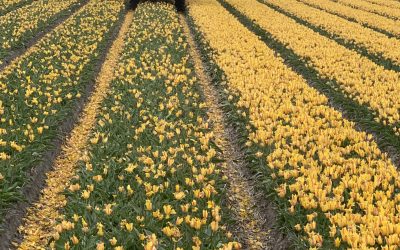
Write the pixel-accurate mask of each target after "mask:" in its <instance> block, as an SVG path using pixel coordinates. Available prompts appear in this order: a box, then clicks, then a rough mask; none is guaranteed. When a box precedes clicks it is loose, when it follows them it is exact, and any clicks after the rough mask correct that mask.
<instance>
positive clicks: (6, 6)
mask: <svg viewBox="0 0 400 250" xmlns="http://www.w3.org/2000/svg"><path fill="white" fill-rule="evenodd" d="M29 1H30V0H1V1H0V16H1V15H2V14H5V13H7V12H9V11H12V10H13V9H14V8H18V7H19V6H21V5H24V4H26V3H28V2H29Z"/></svg>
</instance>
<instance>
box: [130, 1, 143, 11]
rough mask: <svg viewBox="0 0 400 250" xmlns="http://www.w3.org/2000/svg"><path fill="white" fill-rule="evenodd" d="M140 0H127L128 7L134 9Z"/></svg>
mask: <svg viewBox="0 0 400 250" xmlns="http://www.w3.org/2000/svg"><path fill="white" fill-rule="evenodd" d="M139 1H140V0H129V3H128V9H130V10H134V9H136V7H137V5H138V4H139Z"/></svg>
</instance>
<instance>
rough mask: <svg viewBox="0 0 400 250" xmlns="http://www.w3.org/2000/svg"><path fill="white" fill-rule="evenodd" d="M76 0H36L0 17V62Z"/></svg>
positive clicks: (76, 0)
mask: <svg viewBox="0 0 400 250" xmlns="http://www.w3.org/2000/svg"><path fill="white" fill-rule="evenodd" d="M77 2H78V0H65V1H57V0H38V1H33V3H32V4H29V5H26V6H24V7H21V8H19V9H17V10H15V11H12V12H9V13H8V14H6V15H4V16H1V17H0V34H1V35H0V44H1V47H0V64H1V63H2V62H1V60H2V59H3V58H4V57H5V56H6V55H7V54H8V53H9V52H10V51H12V50H13V49H16V48H18V47H21V46H22V45H23V44H24V41H26V40H27V39H29V38H30V37H32V36H33V35H34V34H35V33H36V32H38V31H40V30H41V29H43V28H44V27H46V26H47V25H48V24H49V22H50V21H51V20H52V19H53V18H54V16H56V15H57V14H59V13H60V12H62V11H64V10H66V9H68V8H69V7H71V6H72V5H73V4H76V3H77Z"/></svg>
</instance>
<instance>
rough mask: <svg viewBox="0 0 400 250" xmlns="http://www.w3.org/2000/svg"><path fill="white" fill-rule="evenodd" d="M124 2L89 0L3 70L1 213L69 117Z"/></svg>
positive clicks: (0, 77) (0, 74)
mask: <svg viewBox="0 0 400 250" xmlns="http://www.w3.org/2000/svg"><path fill="white" fill-rule="evenodd" d="M123 7H124V3H123V1H122V0H121V1H113V0H110V1H102V0H91V1H90V2H89V3H88V4H87V5H86V6H85V7H83V8H82V9H81V10H80V11H79V12H77V13H76V14H74V15H73V16H71V17H70V18H69V19H67V20H66V21H65V23H63V24H62V25H60V26H58V27H57V28H56V29H55V30H53V31H52V32H50V33H48V34H47V35H46V36H45V37H44V38H43V39H41V40H40V41H39V43H38V44H36V45H35V46H33V47H32V48H30V49H29V51H28V52H27V53H25V54H24V55H23V56H21V57H20V58H18V59H17V60H15V61H13V63H12V64H10V65H9V66H7V67H6V68H5V69H4V70H3V71H2V72H0V113H1V119H0V175H1V177H3V178H2V180H1V181H0V194H1V197H2V202H1V204H0V215H2V214H3V213H4V211H5V210H6V208H7V206H8V205H9V204H11V203H13V202H15V201H16V200H17V199H18V198H20V195H21V194H20V187H22V186H24V184H25V181H26V180H27V177H28V174H27V172H28V170H29V171H31V170H32V169H34V167H35V166H36V165H37V164H39V162H40V161H41V160H42V157H43V155H44V154H45V152H46V151H47V150H48V149H49V146H50V144H51V143H52V140H53V139H54V137H55V136H56V134H57V132H58V130H59V126H60V124H61V123H62V121H64V120H65V119H70V115H71V112H72V111H73V110H72V109H73V108H75V105H76V101H77V100H78V99H80V98H81V96H82V93H84V92H85V89H86V86H87V84H88V82H89V81H90V80H91V78H92V77H94V75H93V71H94V65H95V62H96V60H97V59H98V58H99V52H100V51H99V50H100V49H103V48H104V46H105V39H106V38H107V36H108V35H109V34H110V32H111V28H112V27H113V26H114V25H115V24H116V22H117V20H118V19H119V15H120V13H121V12H122V10H123ZM0 218H2V216H0Z"/></svg>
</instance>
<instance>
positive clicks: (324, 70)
mask: <svg viewBox="0 0 400 250" xmlns="http://www.w3.org/2000/svg"><path fill="white" fill-rule="evenodd" d="M226 2H227V3H229V4H231V5H232V6H234V7H235V8H236V9H237V10H238V11H240V12H241V13H243V14H244V15H245V16H247V17H249V18H250V19H252V20H254V22H255V23H256V24H258V25H259V26H260V27H261V28H262V29H263V30H265V31H266V32H269V33H270V34H271V36H273V37H274V38H276V39H277V40H279V41H280V42H282V43H284V44H286V46H287V47H288V48H290V49H291V50H293V51H294V53H296V54H297V55H298V56H300V57H301V58H302V60H303V61H304V62H306V63H307V65H310V66H312V67H313V68H314V69H315V70H316V71H317V72H318V73H319V74H320V77H321V78H323V79H328V80H330V81H336V83H337V84H338V87H339V88H340V89H339V90H338V91H341V92H343V93H344V94H345V95H346V96H347V97H348V98H351V99H353V100H355V101H357V102H358V103H359V104H361V105H367V106H368V107H370V109H371V110H372V112H374V113H375V114H376V116H377V117H376V120H377V121H380V122H382V123H383V124H384V125H386V124H389V125H391V126H392V127H393V130H394V131H395V133H396V134H397V135H400V99H399V98H398V95H397V93H399V92H400V85H399V84H398V83H399V81H400V74H399V73H397V72H394V71H391V70H386V69H384V68H383V67H382V66H379V65H377V64H375V63H373V62H372V61H370V60H369V59H367V58H365V57H363V56H361V55H359V54H358V53H356V52H354V51H351V50H349V49H347V48H345V47H343V46H340V45H338V44H337V43H336V42H334V41H332V40H330V39H329V38H326V37H324V36H321V35H320V34H318V33H316V32H314V31H312V30H311V29H310V28H308V27H305V26H302V25H300V24H298V23H296V22H295V21H294V20H293V19H291V18H289V17H287V16H285V15H283V14H280V13H278V12H276V11H275V10H273V9H271V8H269V7H267V6H266V5H264V4H262V3H259V2H258V1H257V0H250V1H240V0H227V1H226ZM250 6H253V8H250ZM255 7H256V8H255ZM282 24H285V25H282Z"/></svg>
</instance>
